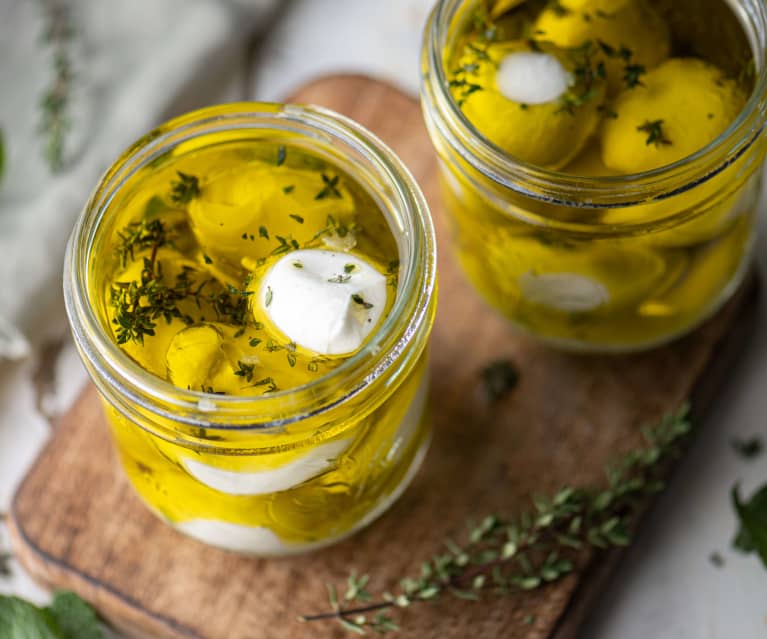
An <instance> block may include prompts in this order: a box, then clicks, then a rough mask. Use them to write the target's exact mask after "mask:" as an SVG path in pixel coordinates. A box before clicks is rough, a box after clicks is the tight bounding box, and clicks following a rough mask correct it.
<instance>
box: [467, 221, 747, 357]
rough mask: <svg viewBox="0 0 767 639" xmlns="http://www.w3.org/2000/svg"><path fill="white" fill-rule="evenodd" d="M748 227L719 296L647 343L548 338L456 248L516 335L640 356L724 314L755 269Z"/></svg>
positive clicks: (575, 349)
mask: <svg viewBox="0 0 767 639" xmlns="http://www.w3.org/2000/svg"><path fill="white" fill-rule="evenodd" d="M747 226H748V227H749V228H748V229H747V230H748V233H747V238H746V239H745V242H744V245H743V246H742V247H741V249H740V251H739V252H740V259H739V261H738V262H737V264H736V265H735V267H734V269H733V270H732V272H731V275H730V277H729V279H728V280H727V281H726V282H725V283H724V284H721V285H720V286H719V290H718V292H717V294H716V295H715V296H713V297H712V298H711V299H710V300H709V301H708V303H707V304H706V305H705V306H703V307H702V308H699V309H697V311H696V312H695V313H690V314H689V315H688V318H689V319H688V321H686V322H675V323H671V322H669V324H670V325H671V326H673V328H672V330H668V331H667V332H664V331H662V330H656V331H652V332H651V331H647V334H648V337H647V338H646V339H630V340H626V341H617V340H609V341H608V340H604V341H601V340H600V336H599V331H598V330H597V331H594V332H591V334H590V335H589V338H588V339H581V338H578V337H577V336H574V337H562V336H557V335H552V334H547V333H546V331H545V330H539V328H538V327H537V326H534V325H531V324H530V323H527V322H524V321H519V318H518V316H515V315H514V314H513V313H509V311H508V308H506V307H504V305H503V304H502V303H499V301H498V300H499V297H498V295H497V292H498V291H497V290H495V289H488V287H487V281H488V280H489V279H490V278H489V277H484V276H483V277H475V276H474V275H473V274H474V272H475V271H476V270H477V269H474V268H473V266H472V265H471V264H467V261H470V260H473V259H474V257H473V255H467V254H466V252H465V251H462V250H461V248H460V246H457V247H456V246H454V248H455V249H456V252H457V254H458V258H459V263H460V264H461V267H462V270H463V272H464V275H465V276H466V278H467V279H468V281H469V283H470V284H471V285H472V287H473V288H474V289H475V290H476V291H477V292H478V293H479V295H480V297H482V299H483V300H484V301H485V303H486V304H488V305H489V306H490V307H492V308H493V309H494V310H495V311H496V312H499V313H500V314H501V315H502V316H503V317H504V319H506V321H507V322H508V323H509V325H510V326H511V327H512V328H513V329H514V331H515V332H518V333H519V334H521V335H524V336H525V337H528V338H531V339H533V340H535V341H537V342H540V343H542V344H544V345H546V346H550V347H553V348H556V349H559V350H563V351H567V352H572V353H584V354H586V353H588V354H623V353H637V352H643V351H647V350H651V349H654V348H658V347H660V346H663V345H665V344H668V343H670V342H673V341H675V340H677V339H679V338H681V337H683V336H685V335H687V334H689V333H690V332H692V331H694V330H695V329H696V328H698V327H699V326H701V325H702V324H704V323H705V322H706V321H707V320H709V319H711V317H713V316H714V315H716V313H717V312H719V310H721V308H722V307H723V306H724V305H725V304H726V303H727V302H728V301H729V300H730V299H731V298H732V297H733V296H734V295H735V293H736V292H737V291H738V290H739V288H740V286H741V285H742V283H743V281H744V279H745V277H746V275H747V274H748V273H749V272H750V269H751V267H752V265H753V258H754V247H755V243H756V242H755V239H756V238H755V233H753V232H751V229H750V224H749V225H747ZM482 268H483V269H484V268H485V263H483V265H482ZM583 321H586V320H583ZM605 321H606V322H607V323H608V324H609V322H610V321H611V320H610V319H606V320H605ZM572 332H573V334H574V335H577V328H576V329H574V330H573V331H572Z"/></svg>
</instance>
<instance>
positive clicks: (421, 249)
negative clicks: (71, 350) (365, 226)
mask: <svg viewBox="0 0 767 639" xmlns="http://www.w3.org/2000/svg"><path fill="white" fill-rule="evenodd" d="M276 138H279V139H290V141H291V143H292V144H296V145H299V146H301V147H303V148H304V149H306V150H307V151H309V152H311V153H312V154H314V155H316V156H319V157H324V158H328V159H330V158H332V160H333V162H335V163H336V164H337V165H338V166H340V167H343V169H344V170H345V171H346V172H347V173H348V175H349V176H350V177H351V178H353V179H354V180H355V181H357V182H358V184H359V185H360V186H362V187H363V188H365V189H366V190H367V191H368V192H369V193H370V194H371V195H372V196H373V197H374V198H375V200H376V201H377V202H378V203H379V205H380V207H381V210H382V211H383V212H384V214H385V216H386V219H387V220H388V223H389V226H390V228H391V230H392V233H393V235H394V237H395V238H396V241H397V243H398V251H399V256H400V266H399V268H400V271H399V284H398V289H397V294H396V298H395V301H394V305H393V307H392V309H391V311H390V313H389V315H388V316H387V317H386V319H385V320H384V321H383V323H382V324H381V326H380V327H379V328H378V329H377V330H376V331H375V332H374V334H373V335H372V336H371V337H370V338H369V340H368V341H367V343H366V344H365V345H364V346H363V347H362V348H361V349H360V350H359V351H358V352H357V353H355V354H354V355H353V356H351V357H350V358H349V359H347V360H345V361H344V362H343V363H342V364H340V365H339V366H338V367H337V368H334V369H332V370H331V371H330V372H328V373H326V374H323V375H321V376H320V377H318V378H317V379H316V381H313V382H311V383H308V384H306V385H304V386H300V387H298V388H293V389H290V390H285V391H278V392H274V393H270V394H267V395H262V396H258V397H235V396H216V395H211V394H207V393H202V392H195V391H190V390H182V389H180V388H177V387H175V386H173V385H172V384H171V383H170V382H167V381H165V380H163V379H161V378H159V377H156V376H154V375H151V374H149V373H148V372H146V371H145V370H143V369H142V368H141V367H140V366H139V365H138V364H137V363H135V362H134V361H133V360H132V359H131V358H130V357H128V356H127V355H126V354H125V353H124V352H123V351H122V350H121V349H120V348H119V347H118V346H117V345H116V343H115V341H114V338H113V337H112V336H111V331H110V330H109V329H108V328H107V327H105V322H104V314H103V312H100V310H99V305H100V304H103V302H102V301H101V300H103V298H104V295H103V291H104V290H105V289H104V286H105V282H104V281H102V280H103V279H104V277H103V276H101V275H99V270H98V266H99V264H101V263H103V261H104V260H110V259H113V258H112V257H111V255H110V254H109V253H108V251H109V249H110V246H111V245H110V242H109V240H110V238H111V237H112V236H113V233H114V220H115V218H116V215H117V213H118V212H119V197H120V193H121V189H123V188H124V187H125V185H126V182H127V181H128V180H129V179H130V178H131V176H132V175H134V174H136V172H137V171H140V170H142V169H145V168H146V167H151V166H154V165H153V164H152V163H156V162H162V161H163V158H167V157H169V155H172V154H174V153H182V152H186V151H188V150H189V149H194V148H200V147H205V146H206V145H207V144H209V143H210V144H212V143H213V142H215V143H222V142H230V141H236V142H238V143H242V142H246V141H249V140H253V141H257V140H263V139H269V140H274V139H276ZM182 150H183V151H182ZM115 202H117V204H115ZM434 242H435V241H434V231H433V228H432V224H431V219H430V217H429V213H428V209H427V205H426V202H425V200H424V198H423V196H422V194H421V192H420V190H419V188H418V186H417V185H416V183H415V182H414V180H413V178H412V177H411V175H410V174H409V172H408V171H407V169H406V168H405V167H404V166H403V165H402V163H401V162H400V161H399V160H398V159H397V158H396V157H395V156H394V155H393V153H392V152H391V151H390V150H389V149H388V148H387V147H386V146H384V145H383V144H382V143H381V142H380V141H379V140H378V139H376V138H375V137H374V136H372V135H371V134H370V133H369V132H367V131H366V130H364V129H363V128H362V127H360V126H359V125H357V124H355V123H353V122H351V121H350V120H348V119H346V118H344V117H342V116H340V115H336V114H334V113H331V112H329V111H326V110H323V109H319V108H308V107H298V106H292V105H288V106H282V105H272V104H257V103H242V104H234V105H225V106H218V107H212V108H208V109H204V110H201V111H196V112H193V113H190V114H188V115H185V116H182V117H179V118H177V119H175V120H172V121H170V122H168V123H167V124H164V125H162V126H161V127H159V128H158V129H156V130H155V131H152V132H151V133H149V134H148V135H146V136H145V137H143V138H142V139H141V140H139V141H138V142H137V143H136V144H134V145H133V146H132V147H131V148H130V149H128V150H127V151H126V152H125V153H124V154H123V155H122V156H121V157H120V158H119V159H118V160H117V162H115V164H114V165H113V166H112V167H111V168H110V169H109V170H108V171H107V173H106V174H105V175H104V177H103V178H102V180H101V182H100V183H99V185H98V186H97V188H96V190H95V191H94V193H93V195H92V196H91V198H90V200H89V202H88V204H87V205H86V207H85V210H84V212H83V213H82V215H81V216H80V218H79V220H78V222H77V224H76V226H75V228H74V231H73V233H72V236H71V239H70V242H69V246H68V250H67V257H66V265H65V269H64V291H65V297H66V305H67V312H68V315H69V320H70V324H71V327H72V331H73V334H74V338H75V342H76V344H77V347H78V350H79V352H80V356H81V357H82V360H83V362H84V363H85V366H86V367H87V369H88V372H89V374H90V376H91V378H92V379H93V381H94V383H95V385H96V387H97V389H98V391H99V393H100V395H101V397H102V399H103V405H104V408H105V412H106V416H107V421H108V423H109V425H110V427H111V430H112V434H113V436H114V440H115V442H116V445H117V450H118V453H119V456H120V459H121V461H122V464H123V467H124V469H125V472H126V474H127V476H128V478H129V479H130V481H131V482H132V484H133V486H134V488H135V489H136V491H137V492H138V494H139V495H140V496H141V498H142V499H143V500H144V501H145V502H146V504H147V505H148V506H149V507H150V508H151V509H152V510H153V511H154V512H155V513H156V514H158V515H159V516H160V517H162V518H163V519H165V520H166V521H168V522H169V523H170V524H171V525H173V526H174V527H175V528H176V529H178V530H180V531H181V532H183V533H186V534H188V535H190V536H192V537H195V538H197V539H199V540H201V541H203V542H205V543H208V544H211V545H215V546H219V547H222V548H226V549H229V550H233V551H239V552H245V553H252V554H258V555H282V554H290V553H295V552H301V551H306V550H309V549H313V548H317V547H320V546H324V545H326V544H329V543H332V542H334V541H336V540H338V539H340V538H342V537H345V536H347V535H349V534H351V533H352V532H354V531H356V530H358V529H359V528H361V527H363V526H365V525H366V524H368V523H369V522H370V521H372V520H373V519H374V518H375V517H377V516H378V515H380V514H381V513H382V512H383V511H384V510H386V508H387V507H388V506H389V505H390V504H391V503H392V502H393V501H394V500H395V499H396V498H397V496H398V495H399V494H400V493H401V492H402V490H403V489H404V488H405V486H406V485H407V484H408V482H409V481H410V479H411V478H412V477H413V474H414V473H415V471H416V470H417V469H418V467H419V465H420V463H421V460H422V459H423V457H424V454H425V451H426V448H427V444H428V441H429V432H430V431H429V425H428V420H427V413H428V407H427V396H428V374H427V368H428V366H427V365H428V361H427V359H428V357H427V345H428V339H429V334H430V332H431V327H432V323H433V319H434V309H435V301H436V300H435V293H436V291H435V277H436V250H435V243H434Z"/></svg>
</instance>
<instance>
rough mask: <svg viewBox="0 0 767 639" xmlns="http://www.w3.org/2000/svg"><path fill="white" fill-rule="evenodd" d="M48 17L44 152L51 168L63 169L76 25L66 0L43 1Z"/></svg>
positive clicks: (55, 169) (45, 38)
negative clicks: (48, 77) (49, 64)
mask: <svg viewBox="0 0 767 639" xmlns="http://www.w3.org/2000/svg"><path fill="white" fill-rule="evenodd" d="M42 10H43V16H44V19H45V30H44V32H43V36H42V38H43V42H45V43H46V44H47V45H48V46H49V47H50V48H51V52H52V55H51V59H52V66H53V69H52V70H53V79H52V81H51V83H50V84H49V85H48V87H47V88H46V89H45V91H44V93H43V95H42V97H41V99H40V108H41V111H42V112H41V119H40V133H41V135H43V136H44V149H43V151H44V155H45V159H46V160H47V162H48V166H49V167H50V169H51V171H52V172H54V173H58V172H59V171H60V170H61V169H63V168H64V151H65V141H66V134H67V131H69V129H70V127H71V125H72V122H71V120H70V115H69V101H70V98H71V95H70V94H71V91H72V82H73V80H74V71H73V65H72V54H71V51H70V45H71V41H72V38H73V36H74V26H73V23H72V15H71V11H70V7H69V6H68V5H67V3H66V2H64V1H63V0H42Z"/></svg>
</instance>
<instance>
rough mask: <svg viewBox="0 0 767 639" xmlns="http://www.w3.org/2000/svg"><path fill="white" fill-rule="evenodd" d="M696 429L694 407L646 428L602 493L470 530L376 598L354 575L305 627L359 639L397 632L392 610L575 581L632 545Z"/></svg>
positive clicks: (537, 504) (548, 502) (538, 506)
mask: <svg viewBox="0 0 767 639" xmlns="http://www.w3.org/2000/svg"><path fill="white" fill-rule="evenodd" d="M690 430H691V423H690V420H689V417H688V408H687V406H684V407H683V408H681V409H680V410H679V411H677V412H675V413H671V414H669V415H667V416H666V417H664V418H663V419H662V420H661V422H660V423H659V424H657V425H655V426H654V427H649V428H645V429H643V434H644V437H645V440H646V443H645V444H644V445H643V446H640V447H639V448H637V449H635V450H633V451H631V452H629V453H628V454H626V455H624V456H623V457H621V458H620V459H618V460H617V461H616V462H615V463H613V464H610V465H609V466H608V467H607V468H606V471H605V484H604V486H602V487H599V488H572V487H568V488H563V489H562V490H560V491H559V492H557V493H556V494H555V495H553V496H551V497H542V496H536V497H534V498H533V508H531V509H529V510H526V511H524V512H522V513H521V514H519V515H517V516H514V517H500V516H495V515H490V516H487V517H485V518H484V519H483V520H482V521H481V522H480V523H479V525H475V526H472V527H471V529H470V531H469V535H468V539H467V540H466V541H465V542H464V544H463V545H458V544H456V543H454V542H452V541H448V542H446V544H445V545H446V552H443V553H440V554H437V555H435V556H434V557H432V558H431V559H429V560H427V561H425V562H423V564H422V565H421V571H420V574H419V575H418V576H416V577H407V578H405V579H403V580H402V581H401V582H400V584H399V588H398V589H397V590H396V591H394V592H390V591H386V592H383V593H382V594H380V595H379V596H376V597H374V596H373V595H372V594H371V593H370V592H369V591H368V590H367V585H368V583H369V576H368V575H362V576H358V575H357V574H356V573H352V574H351V575H350V576H349V579H348V583H347V590H346V594H345V595H344V596H343V599H339V597H338V595H337V592H336V589H335V587H334V586H332V585H330V586H328V592H329V602H330V611H328V612H323V613H318V614H311V615H303V616H301V617H299V621H302V622H318V621H322V620H332V621H335V622H337V623H339V624H340V625H341V626H342V627H343V628H344V629H346V630H347V631H349V632H352V633H355V634H365V633H366V631H367V630H372V631H374V632H377V633H380V634H385V633H387V632H390V631H394V630H397V629H398V627H399V626H398V624H397V622H396V621H395V619H394V618H393V617H392V616H391V611H392V610H395V609H401V608H409V607H411V606H414V605H417V604H419V603H422V602H424V601H434V600H437V599H440V598H442V597H445V596H455V597H458V598H461V599H469V600H477V599H479V598H480V596H481V594H482V593H483V592H485V591H488V590H492V591H495V592H497V593H501V594H503V593H508V592H512V591H514V590H523V591H524V590H535V589H537V588H540V587H542V586H544V585H545V584H548V583H552V582H555V581H557V580H559V579H561V578H562V577H564V576H566V575H568V574H570V573H571V572H572V571H573V570H574V567H575V562H576V561H577V559H578V558H579V557H580V553H582V552H585V551H588V550H592V551H593V550H601V549H605V548H610V547H616V546H626V545H628V544H629V541H630V537H629V532H628V531H629V528H630V526H631V524H632V523H633V521H634V520H635V517H636V516H637V515H638V513H639V509H640V508H641V505H640V504H641V499H640V498H641V497H643V496H646V495H648V494H654V493H657V492H659V491H660V490H662V489H663V487H664V483H663V469H664V463H665V462H666V461H668V460H669V459H670V458H672V457H674V456H675V455H677V454H678V453H679V451H680V447H681V445H682V443H683V442H684V440H685V439H686V437H687V435H688V434H689V432H690Z"/></svg>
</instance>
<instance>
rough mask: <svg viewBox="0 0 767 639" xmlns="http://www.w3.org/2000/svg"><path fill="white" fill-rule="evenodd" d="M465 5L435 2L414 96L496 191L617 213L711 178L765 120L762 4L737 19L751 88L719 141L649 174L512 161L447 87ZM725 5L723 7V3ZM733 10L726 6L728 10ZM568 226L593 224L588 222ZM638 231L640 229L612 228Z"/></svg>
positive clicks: (766, 27)
mask: <svg viewBox="0 0 767 639" xmlns="http://www.w3.org/2000/svg"><path fill="white" fill-rule="evenodd" d="M463 2H465V0H438V1H437V3H436V5H435V6H434V9H433V10H432V12H431V14H430V16H429V19H428V21H427V24H426V27H425V29H424V42H423V52H422V57H423V61H422V74H421V93H422V98H423V102H424V108H425V109H426V111H427V121H428V122H429V124H432V125H434V126H436V128H437V130H438V131H439V133H440V134H441V135H442V136H443V137H444V138H445V139H446V140H447V141H448V144H449V145H450V147H451V149H452V150H453V151H455V152H457V153H458V154H459V155H460V156H461V158H462V159H463V160H464V161H466V162H468V163H469V165H470V166H471V167H472V168H473V169H475V170H477V171H479V172H480V173H481V174H482V175H484V176H485V177H487V178H488V179H490V180H491V181H492V182H494V183H495V184H498V185H499V186H501V187H502V188H508V189H511V190H513V191H515V192H517V193H520V194H521V195H523V196H526V197H529V198H531V199H536V200H539V201H542V202H545V203H547V204H553V205H560V206H567V207H573V208H594V209H597V208H623V207H629V206H636V205H639V204H645V203H647V202H652V201H660V200H665V199H667V198H670V197H673V196H676V195H679V194H680V193H684V192H685V191H688V190H690V189H692V188H694V187H696V186H697V185H699V184H701V183H703V182H706V181H708V180H710V179H711V178H713V177H715V176H716V175H718V174H719V173H721V172H722V171H724V170H725V169H727V168H728V167H729V166H731V165H732V164H733V163H734V162H736V161H737V160H738V159H739V158H740V157H741V156H743V155H744V154H745V153H746V151H748V149H749V148H750V147H751V146H752V145H753V144H754V143H755V142H756V141H757V139H758V138H759V136H760V135H761V134H762V132H763V130H764V128H765V124H766V123H767V58H766V57H765V52H767V4H765V3H764V2H755V3H752V4H754V5H755V6H749V9H748V10H741V11H739V12H738V13H740V14H742V15H738V16H737V17H738V18H739V20H740V22H741V25H742V26H743V27H744V29H745V28H746V26H747V25H745V24H743V21H744V20H746V19H748V20H750V21H751V22H752V23H754V24H752V25H751V26H756V27H758V28H755V29H753V33H749V32H748V31H746V35H747V36H749V38H750V40H751V42H750V43H751V46H752V50H753V52H754V61H755V64H756V68H757V71H758V76H757V80H756V82H755V84H754V89H753V91H752V93H751V95H750V96H749V99H748V101H747V103H746V105H745V106H744V107H743V109H742V110H741V111H740V113H739V114H738V116H737V118H735V120H733V122H731V123H730V125H729V126H728V127H727V129H725V130H724V131H723V132H722V133H721V134H720V135H719V136H717V137H716V138H715V139H714V140H712V141H711V142H709V143H708V144H707V145H706V146H704V147H703V148H701V149H699V150H698V151H696V152H695V153H693V154H692V155H688V156H686V157H684V158H682V159H680V160H678V161H676V162H674V163H672V164H668V165H665V166H662V167H658V168H656V169H653V170H650V171H643V172H640V173H633V174H627V175H617V176H600V177H588V176H573V175H568V174H566V173H562V172H560V171H555V170H551V169H545V168H542V167H539V166H536V165H534V164H531V163H529V162H525V161H522V160H519V159H517V158H514V157H513V156H511V155H509V154H508V153H505V152H504V151H502V150H501V149H499V148H498V147H497V146H495V145H494V144H492V143H491V142H490V141H488V140H486V139H485V138H484V136H482V135H481V134H480V133H479V132H478V131H477V130H476V128H475V127H474V126H473V125H472V123H471V122H470V121H469V119H468V118H467V117H466V116H465V115H464V114H463V111H462V110H461V108H460V107H459V106H458V104H457V102H456V101H455V99H454V98H453V96H452V94H451V93H450V90H449V83H448V79H447V71H446V69H445V64H444V62H445V61H444V55H443V52H444V48H445V45H446V43H447V38H448V35H449V31H450V29H451V28H452V27H453V17H454V16H455V14H456V11H457V9H458V8H459V5H460V4H462V3H463ZM728 4H731V3H730V2H728ZM731 8H732V9H733V11H735V8H734V7H731ZM676 215H677V214H676V213H670V214H669V215H667V216H666V217H663V218H660V219H659V218H655V219H653V220H652V222H648V223H647V224H650V225H653V226H654V225H657V223H658V222H659V221H669V220H671V219H672V218H674V217H675V216H676ZM573 226H578V227H579V228H580V227H589V228H591V227H593V226H594V225H590V224H577V225H573ZM615 226H626V227H628V226H631V227H632V229H636V230H639V229H640V228H641V227H643V226H644V225H643V224H641V223H640V224H637V223H626V224H625V225H624V224H621V223H618V224H616V225H615Z"/></svg>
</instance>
